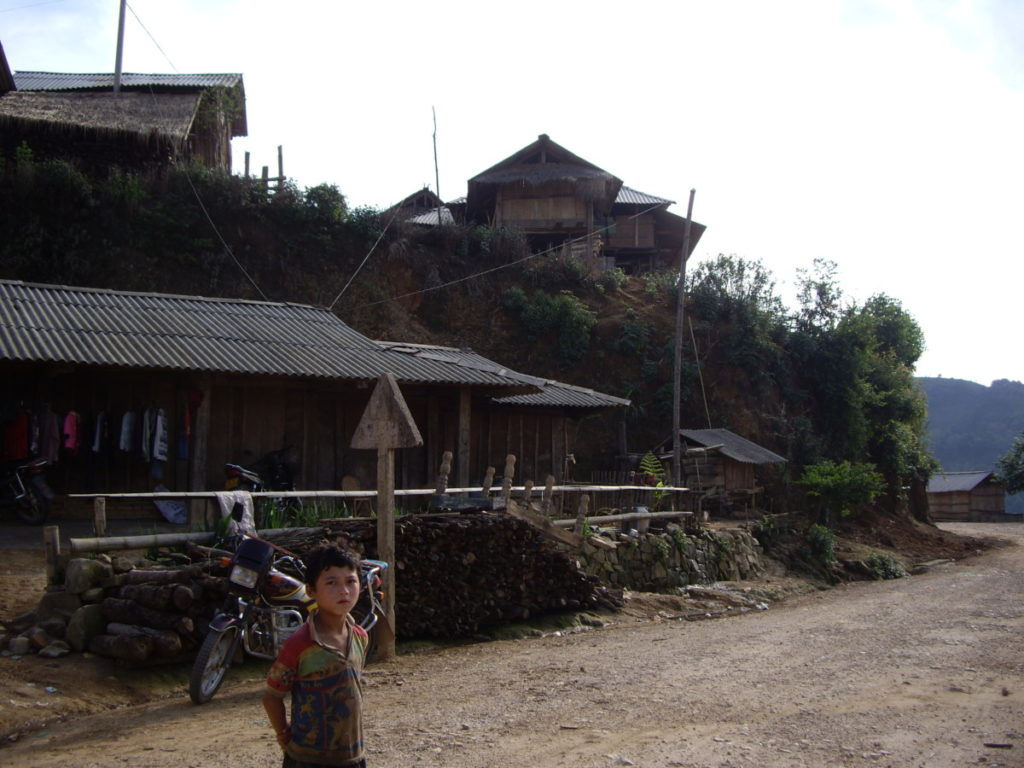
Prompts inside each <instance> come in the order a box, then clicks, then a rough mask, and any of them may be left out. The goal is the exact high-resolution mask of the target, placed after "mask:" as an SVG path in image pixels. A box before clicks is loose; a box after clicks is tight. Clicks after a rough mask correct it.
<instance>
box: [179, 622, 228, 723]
mask: <svg viewBox="0 0 1024 768" xmlns="http://www.w3.org/2000/svg"><path fill="white" fill-rule="evenodd" d="M238 632H239V629H238V627H228V628H227V629H225V630H224V631H223V632H214V631H212V630H211V631H210V633H209V634H208V635H207V636H206V639H205V640H203V645H202V647H201V648H200V649H199V653H198V654H196V661H195V663H194V664H193V665H192V674H191V675H190V676H189V679H188V695H189V696H190V697H191V698H192V701H193V702H194V703H196V704H205V703H206V702H208V701H209V700H210V699H212V698H213V695H214V694H215V693H216V692H217V689H218V688H220V684H221V683H222V682H223V681H224V675H225V674H227V671H228V668H229V667H230V666H231V660H232V658H234V655H235V647H236V646H237V645H238Z"/></svg>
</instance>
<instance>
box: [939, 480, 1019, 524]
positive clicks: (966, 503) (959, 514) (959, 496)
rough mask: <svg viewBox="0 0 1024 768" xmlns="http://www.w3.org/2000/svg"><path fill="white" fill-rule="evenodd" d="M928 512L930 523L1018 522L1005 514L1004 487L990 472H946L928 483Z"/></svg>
mask: <svg viewBox="0 0 1024 768" xmlns="http://www.w3.org/2000/svg"><path fill="white" fill-rule="evenodd" d="M928 511H929V514H930V515H931V517H932V519H933V520H936V521H949V522H1003V521H1007V520H1019V519H1020V515H1010V514H1007V512H1006V486H1005V484H1004V483H1003V481H1002V480H1000V479H999V478H998V477H996V476H995V474H994V473H992V472H984V471H978V472H945V473H938V474H935V475H932V477H931V478H930V479H929V480H928Z"/></svg>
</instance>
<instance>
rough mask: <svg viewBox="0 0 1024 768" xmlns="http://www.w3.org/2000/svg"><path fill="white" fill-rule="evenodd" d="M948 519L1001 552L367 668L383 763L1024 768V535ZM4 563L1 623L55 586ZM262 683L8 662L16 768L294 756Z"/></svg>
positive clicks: (0, 682) (641, 612)
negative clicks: (713, 616) (722, 609)
mask: <svg viewBox="0 0 1024 768" xmlns="http://www.w3.org/2000/svg"><path fill="white" fill-rule="evenodd" d="M946 527H947V528H949V529H950V530H953V531H956V532H957V533H969V534H975V535H985V536H988V537H991V536H993V535H998V536H999V537H1001V538H1002V539H1003V541H1004V543H1006V546H1000V547H996V548H993V549H991V550H989V551H988V552H986V553H985V554H983V555H982V554H980V553H981V550H982V548H981V547H978V546H977V545H976V544H973V545H972V543H971V542H963V541H962V540H957V541H958V546H960V550H959V556H963V555H966V554H970V553H972V552H975V551H977V553H978V554H973V555H971V556H969V557H966V558H965V559H959V560H957V561H955V562H953V561H949V560H946V559H945V558H934V557H930V556H931V555H934V554H936V552H937V550H929V551H928V552H927V553H921V554H922V555H925V556H929V559H930V560H932V561H935V560H946V561H945V562H938V563H935V564H934V565H933V566H932V567H930V568H927V569H925V571H924V572H923V573H922V574H921V575H918V576H914V577H911V578H907V579H899V580H893V581H882V582H858V583H853V584H847V585H842V586H838V587H835V588H832V589H828V590H813V591H811V592H806V591H805V592H804V594H798V595H795V596H791V597H789V598H787V599H786V600H784V601H781V602H772V601H771V598H772V597H774V596H778V595H781V594H783V593H792V592H794V591H798V590H795V586H796V583H793V582H788V581H785V580H781V577H779V576H778V575H776V576H775V577H773V581H772V582H768V583H765V584H758V585H733V586H734V594H736V595H738V596H740V599H739V601H738V604H737V606H736V607H735V608H734V609H733V610H732V611H730V613H733V614H736V615H737V617H736V618H735V619H730V620H728V621H693V620H687V619H694V618H698V616H697V615H696V612H695V611H694V610H693V600H692V599H691V600H690V601H684V600H683V599H682V598H672V597H667V596H635V597H634V599H633V600H631V601H630V602H629V603H627V608H626V609H625V610H624V611H622V612H620V613H618V614H615V615H606V616H602V617H600V619H601V620H602V621H603V622H605V626H603V627H598V628H593V627H592V628H589V629H584V628H578V629H575V630H562V631H560V632H548V633H547V635H546V636H544V637H540V638H530V639H517V640H502V641H496V642H491V643H478V644H473V645H467V646H461V647H455V648H447V649H432V650H427V651H423V652H419V653H412V652H409V653H405V654H402V655H400V656H399V658H398V660H397V661H394V662H390V663H387V664H379V665H376V666H374V667H372V668H371V669H370V671H369V674H368V675H367V681H368V685H367V689H368V690H367V696H368V699H367V700H368V707H369V710H368V720H367V726H368V730H367V741H368V744H369V745H370V750H371V753H370V757H371V764H372V765H374V766H385V767H389V766H409V765H422V766H449V767H454V766H479V767H489V766H493V768H499V766H501V767H502V768H504V766H510V765H518V764H530V765H546V766H567V767H568V766H572V767H574V768H583V767H589V766H613V765H631V764H632V765H642V766H693V767H694V768H696V767H697V766H719V767H720V768H725V767H727V766H755V765H756V766H769V767H771V766H822V765H842V766H866V765H878V766H883V765H885V766H928V767H929V768H933V767H938V768H943V767H944V766H963V765H987V766H998V765H1002V766H1024V727H1022V725H1021V724H1022V723H1024V659H1022V657H1021V654H1020V651H1019V638H1020V636H1021V631H1022V630H1024V530H1022V529H1021V528H1020V527H1018V526H1012V525H984V526H969V525H952V526H946ZM851 546H853V545H851ZM972 547H973V548H972ZM5 555H10V556H7V557H5V560H4V562H3V564H2V566H0V584H2V587H3V588H2V589H0V594H2V597H0V616H10V615H12V614H15V613H17V612H19V611H21V610H23V609H25V608H27V607H31V603H30V602H29V600H30V595H31V593H32V592H33V590H41V588H42V574H41V571H40V569H39V565H40V564H39V561H38V558H39V557H40V553H39V552H34V553H33V552H31V551H18V552H10V553H7V552H5ZM805 586H806V584H805ZM744 590H750V591H747V592H744ZM744 595H746V596H747V598H750V602H751V603H756V602H759V601H761V600H762V599H764V600H766V601H767V602H769V604H770V607H769V608H768V610H756V609H754V610H751V609H750V606H749V604H745V603H744V599H743V597H742V596H744ZM36 597H38V592H37V593H36ZM697 597H699V596H697ZM754 598H756V599H754ZM410 650H412V649H410ZM263 673H264V665H260V664H255V663H250V664H246V665H244V666H242V667H240V668H237V669H236V670H234V671H233V673H232V675H231V678H230V679H229V681H228V682H227V683H226V687H225V689H224V690H222V692H221V693H220V694H218V696H217V698H216V699H215V700H214V701H213V702H212V703H211V704H209V705H206V706H205V707H203V708H201V709H200V708H197V707H194V706H193V705H191V704H190V703H188V701H187V695H186V693H185V688H184V680H185V675H186V674H187V670H184V669H181V668H180V666H176V667H165V668H157V669H150V670H147V671H145V672H137V671H131V670H127V669H125V668H122V667H117V666H114V665H112V664H110V663H108V662H106V661H103V660H100V659H96V658H91V659H90V658H85V657H82V656H77V655H76V656H71V657H65V658H62V659H56V660H45V659H40V658H38V657H32V656H26V657H22V658H20V659H12V658H2V659H0V732H3V733H5V734H6V738H7V745H6V746H5V747H0V763H3V764H4V765H5V766H10V768H18V767H20V766H43V765H56V764H60V763H69V764H74V765H81V766H122V765H131V766H153V767H154V768H159V767H162V766H175V768H178V767H179V766H208V765H209V766H212V765H222V764H223V762H224V760H225V758H226V757H227V756H230V760H231V761H232V762H235V763H239V764H246V765H254V766H271V765H277V764H279V758H278V756H277V754H276V752H275V750H276V747H275V745H274V742H273V739H272V738H270V734H269V730H268V728H267V727H266V724H265V722H264V718H263V715H262V711H261V709H260V706H259V702H258V693H259V690H260V687H261V680H262V675H263Z"/></svg>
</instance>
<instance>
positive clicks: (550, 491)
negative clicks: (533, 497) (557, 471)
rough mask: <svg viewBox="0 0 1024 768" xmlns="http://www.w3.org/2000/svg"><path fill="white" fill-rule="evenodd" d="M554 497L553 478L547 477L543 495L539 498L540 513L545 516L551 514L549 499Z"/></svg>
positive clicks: (551, 476) (552, 476)
mask: <svg viewBox="0 0 1024 768" xmlns="http://www.w3.org/2000/svg"><path fill="white" fill-rule="evenodd" d="M554 495H555V476H554V475H548V479H547V480H545V481H544V493H543V495H542V496H541V497H540V498H541V502H540V511H541V512H543V513H544V514H545V515H550V514H551V499H552V497H553V496H554Z"/></svg>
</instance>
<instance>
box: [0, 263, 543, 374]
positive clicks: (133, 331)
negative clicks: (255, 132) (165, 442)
mask: <svg viewBox="0 0 1024 768" xmlns="http://www.w3.org/2000/svg"><path fill="white" fill-rule="evenodd" d="M0 359H3V360H22V361H32V362H42V361H45V362H67V363H77V364H82V365H103V366H124V367H128V368H156V369H172V370H191V371H210V372H225V373H247V374H264V375H274V376H310V377H319V378H331V379H343V380H367V379H369V380H373V379H376V378H377V377H379V376H380V375H381V374H382V373H393V374H394V375H395V377H396V378H397V379H398V380H399V381H405V382H417V383H441V384H473V385H478V386H485V387H497V388H510V387H511V388H514V389H515V390H520V391H521V390H522V388H523V387H527V388H528V387H529V385H528V384H526V383H524V382H523V381H521V380H520V379H518V378H515V377H512V376H503V375H501V374H500V373H497V372H492V371H487V370H481V369H476V368H472V367H463V366H458V365H453V364H451V363H450V362H446V361H443V360H438V359H421V358H419V357H418V356H415V355H407V354H402V353H401V352H396V351H392V350H388V349H385V348H383V347H382V346H381V345H379V344H377V343H376V342H374V341H372V340H371V339H368V338H367V337H365V336H363V335H362V334H360V333H358V332H356V331H354V330H352V329H351V328H350V327H349V326H347V325H346V324H345V323H344V322H342V321H341V320H340V319H339V318H338V317H336V316H335V315H334V314H332V313H331V312H330V311H328V310H326V309H322V308H317V307H311V306H307V305H302V304H282V303H273V302H259V301H243V300H232V299H211V298H202V297H197V296H174V295H167V294H155V293H128V292H121V291H109V290H103V289H98V288H75V287H68V286H56V285H40V284H32V283H22V282H19V281H9V280H0Z"/></svg>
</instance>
